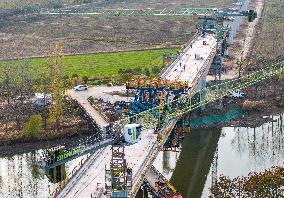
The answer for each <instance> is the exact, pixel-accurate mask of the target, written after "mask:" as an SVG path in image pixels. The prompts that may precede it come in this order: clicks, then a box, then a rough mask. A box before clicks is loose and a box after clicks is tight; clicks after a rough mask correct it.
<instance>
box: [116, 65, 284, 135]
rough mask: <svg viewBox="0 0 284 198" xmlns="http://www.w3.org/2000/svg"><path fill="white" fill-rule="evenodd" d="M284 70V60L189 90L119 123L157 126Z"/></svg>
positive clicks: (147, 127) (147, 126)
mask: <svg viewBox="0 0 284 198" xmlns="http://www.w3.org/2000/svg"><path fill="white" fill-rule="evenodd" d="M283 71H284V61H280V62H278V63H275V64H272V65H270V66H267V67H265V68H262V69H260V70H258V71H256V72H254V73H251V74H249V75H246V76H243V77H241V78H237V79H234V80H229V81H227V82H224V83H220V84H217V85H213V86H210V87H205V88H203V89H201V90H199V91H197V92H192V93H191V92H189V94H186V95H183V96H181V97H179V98H178V99H176V100H173V101H170V102H168V103H166V104H164V105H159V106H156V107H154V108H152V109H149V110H147V111H143V112H141V113H138V114H136V115H134V116H131V117H126V118H125V119H122V120H119V121H118V122H117V124H118V125H119V127H121V128H123V126H124V125H125V124H128V123H131V122H136V123H140V124H141V125H142V129H143V130H147V129H151V128H154V127H156V126H157V125H158V124H159V123H161V121H162V123H167V122H169V121H170V120H171V119H173V118H175V117H178V116H180V115H182V114H184V113H187V112H190V111H193V110H195V109H197V108H199V107H202V106H204V105H206V104H208V103H210V102H213V101H217V100H219V99H221V98H222V97H224V96H227V95H230V94H231V93H232V92H234V91H236V90H239V89H243V88H245V87H247V86H250V85H252V84H255V83H257V82H260V81H262V80H264V79H267V78H269V77H272V76H275V75H278V74H280V73H282V72H283Z"/></svg>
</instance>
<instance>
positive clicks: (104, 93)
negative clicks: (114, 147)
mask: <svg viewBox="0 0 284 198" xmlns="http://www.w3.org/2000/svg"><path fill="white" fill-rule="evenodd" d="M117 91H118V92H125V86H112V87H108V86H94V87H89V88H88V90H86V91H74V90H70V91H69V93H70V95H71V97H72V98H73V99H76V100H77V101H78V102H79V103H80V104H81V105H82V106H83V107H84V108H85V110H86V111H87V112H88V113H89V114H90V115H91V116H92V118H93V119H94V120H95V121H96V123H97V124H98V126H99V127H100V128H103V126H105V125H106V124H108V122H107V121H106V120H105V119H104V118H103V117H102V116H101V115H100V113H99V112H98V111H97V110H95V109H94V108H93V107H92V105H91V104H90V103H89V102H88V100H87V99H88V98H89V97H90V96H93V97H94V98H102V99H103V100H104V101H110V102H112V103H114V102H115V101H127V100H129V98H127V97H122V96H119V95H113V94H111V93H112V92H117Z"/></svg>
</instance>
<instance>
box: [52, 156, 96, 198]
mask: <svg viewBox="0 0 284 198" xmlns="http://www.w3.org/2000/svg"><path fill="white" fill-rule="evenodd" d="M90 156H91V155H90V154H87V156H86V157H84V158H83V159H81V161H80V162H79V164H78V165H76V166H75V167H74V168H73V170H72V171H71V172H70V173H69V174H68V175H67V177H66V179H65V180H63V181H62V182H60V183H59V186H57V187H56V188H55V189H54V190H53V192H52V193H51V194H50V196H51V197H52V198H56V196H57V195H58V194H59V193H60V191H61V190H62V189H63V188H64V187H65V186H66V184H67V183H68V182H69V180H70V179H71V178H72V177H73V176H74V175H75V174H76V173H77V171H78V170H79V169H80V168H81V167H82V166H83V165H84V164H85V163H86V162H87V160H88V159H89V157H90Z"/></svg>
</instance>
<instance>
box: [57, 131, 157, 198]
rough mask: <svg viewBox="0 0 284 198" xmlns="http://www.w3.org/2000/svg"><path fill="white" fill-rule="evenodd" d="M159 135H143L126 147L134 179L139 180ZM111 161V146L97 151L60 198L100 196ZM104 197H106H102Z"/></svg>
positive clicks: (126, 154) (127, 159) (147, 132)
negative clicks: (135, 142) (141, 170)
mask: <svg viewBox="0 0 284 198" xmlns="http://www.w3.org/2000/svg"><path fill="white" fill-rule="evenodd" d="M156 140H157V135H155V134H154V133H153V131H152V130H149V131H146V132H145V133H143V134H142V136H141V140H140V141H139V143H138V144H133V145H128V146H125V159H126V162H127V164H128V167H129V168H132V171H133V179H134V180H135V179H137V178H138V176H139V173H140V169H141V168H143V167H142V166H143V164H145V163H144V161H145V160H147V159H148V155H150V154H151V151H152V150H153V147H154V146H155V144H156ZM110 161H111V146H107V147H105V148H103V149H101V150H99V151H97V152H96V153H95V154H94V155H93V156H92V157H91V158H90V159H89V161H88V162H87V163H86V164H85V165H84V167H83V168H82V169H81V170H80V171H79V172H78V173H77V174H76V176H75V177H73V178H72V179H71V180H70V181H69V183H68V184H67V185H66V186H65V188H64V189H63V190H62V191H61V192H60V193H59V195H58V197H62V198H63V197H64V198H69V197H91V193H92V194H93V197H96V196H98V193H99V190H97V187H99V188H100V187H104V184H105V167H109V165H110ZM102 197H104V195H102Z"/></svg>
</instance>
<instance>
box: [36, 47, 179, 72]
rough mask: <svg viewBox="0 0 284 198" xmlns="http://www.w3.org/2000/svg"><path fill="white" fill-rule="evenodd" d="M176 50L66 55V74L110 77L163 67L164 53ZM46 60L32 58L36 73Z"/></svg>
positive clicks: (64, 61)
mask: <svg viewBox="0 0 284 198" xmlns="http://www.w3.org/2000/svg"><path fill="white" fill-rule="evenodd" d="M176 51H177V49H157V50H144V51H130V52H115V53H100V54H88V55H74V56H65V57H64V58H63V64H64V75H67V76H68V77H71V76H72V75H74V74H77V75H79V76H80V77H83V76H88V77H89V78H93V77H108V76H112V75H115V74H117V72H118V70H119V69H124V70H125V69H134V68H137V67H141V68H142V69H143V68H146V67H148V68H149V69H151V67H153V66H159V67H162V64H163V58H162V57H163V53H165V52H172V53H174V52H176ZM46 62H47V60H46V58H34V59H31V61H30V66H31V68H32V70H33V71H34V72H35V74H38V73H41V71H42V70H43V69H42V68H43V65H44V64H45V63H46Z"/></svg>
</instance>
